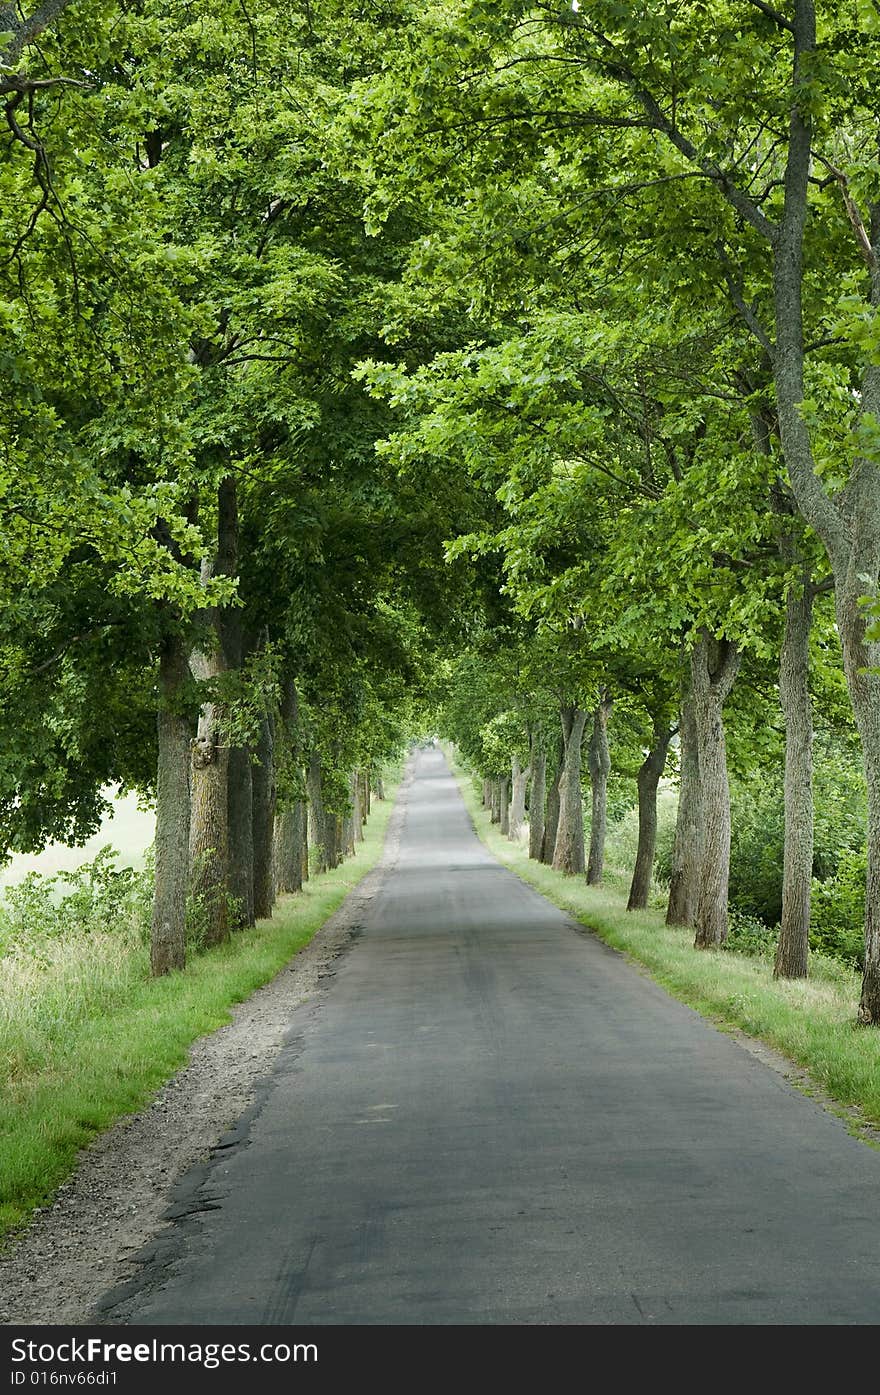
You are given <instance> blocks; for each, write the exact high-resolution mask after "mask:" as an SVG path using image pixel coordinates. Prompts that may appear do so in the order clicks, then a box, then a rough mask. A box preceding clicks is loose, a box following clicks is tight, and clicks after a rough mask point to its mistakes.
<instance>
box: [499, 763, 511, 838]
mask: <svg viewBox="0 0 880 1395" xmlns="http://www.w3.org/2000/svg"><path fill="white" fill-rule="evenodd" d="M498 823H499V826H500V828H501V832H502V833H503V834H504V835H505V837H508V836H509V835H510V786H509V785H508V783H507V776H506V775H505V777H504V779H503V780H499V781H498Z"/></svg>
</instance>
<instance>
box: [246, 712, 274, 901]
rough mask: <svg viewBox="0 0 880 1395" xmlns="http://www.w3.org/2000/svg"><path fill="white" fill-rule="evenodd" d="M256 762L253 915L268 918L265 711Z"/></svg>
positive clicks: (270, 809) (269, 783) (269, 751)
mask: <svg viewBox="0 0 880 1395" xmlns="http://www.w3.org/2000/svg"><path fill="white" fill-rule="evenodd" d="M255 754H256V757H257V759H256V762H255V764H254V766H253V768H252V774H251V779H252V785H253V797H254V815H253V826H254V918H255V919H256V920H268V919H269V917H270V916H271V914H272V907H273V906H274V904H275V867H274V857H273V842H274V831H275V800H276V790H275V724H274V722H273V720H272V717H271V715H270V714H269V713H268V712H266V713H264V714H263V716H262V718H261V720H260V735H259V738H258V741H257V749H256V753H255Z"/></svg>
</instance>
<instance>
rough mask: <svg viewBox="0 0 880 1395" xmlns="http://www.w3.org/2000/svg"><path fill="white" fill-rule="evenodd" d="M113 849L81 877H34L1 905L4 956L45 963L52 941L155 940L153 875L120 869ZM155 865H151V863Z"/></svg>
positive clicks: (79, 872)
mask: <svg viewBox="0 0 880 1395" xmlns="http://www.w3.org/2000/svg"><path fill="white" fill-rule="evenodd" d="M116 857H117V853H116V852H115V850H114V849H113V848H112V847H110V846H109V844H108V845H107V846H105V847H103V848H101V850H100V852H99V853H98V854H97V856H96V857H95V858H94V859H93V860H92V861H91V862H86V863H83V865H82V866H81V867H78V868H77V869H76V870H75V871H72V872H64V873H61V874H59V875H57V876H51V877H47V876H43V875H42V874H41V873H39V872H30V873H28V875H27V876H26V877H24V878H23V880H22V881H20V882H18V883H14V884H13V885H11V886H8V887H6V888H5V889H4V891H3V894H2V899H0V955H4V954H16V955H19V956H20V955H32V956H34V957H36V958H39V957H40V956H41V954H43V952H44V949H45V945H46V944H47V942H48V941H51V940H59V939H71V938H76V937H78V936H81V935H91V934H98V933H101V934H108V935H113V934H117V935H119V934H125V935H126V936H128V935H131V934H135V935H136V937H138V938H140V939H141V941H143V942H146V940H147V938H148V935H149V923H150V898H151V896H152V881H153V874H152V869H151V867H150V866H149V865H148V866H146V867H145V868H144V869H143V871H139V872H135V871H133V870H132V868H130V867H118V866H117V865H116ZM148 863H149V859H148Z"/></svg>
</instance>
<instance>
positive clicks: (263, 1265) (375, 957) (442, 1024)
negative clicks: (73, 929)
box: [130, 752, 880, 1325]
mask: <svg viewBox="0 0 880 1395" xmlns="http://www.w3.org/2000/svg"><path fill="white" fill-rule="evenodd" d="M339 964H340V967H339V970H338V973H337V975H336V977H335V978H334V979H333V980H332V981H331V982H330V986H329V987H328V988H327V990H326V991H325V992H324V993H323V994H321V995H320V996H319V998H318V999H317V1000H316V1001H315V1002H313V1003H312V1004H310V1005H306V1006H305V1007H304V1008H302V1009H300V1010H299V1011H298V1012H297V1013H296V1015H295V1017H294V1019H293V1021H292V1023H291V1036H290V1039H289V1042H288V1045H287V1046H286V1048H285V1050H284V1051H283V1053H282V1055H281V1057H280V1059H279V1061H278V1065H277V1069H276V1071H275V1072H274V1075H273V1076H272V1079H271V1081H270V1082H269V1084H268V1088H267V1091H266V1093H265V1095H264V1099H263V1103H262V1106H261V1108H260V1109H259V1111H258V1112H257V1114H256V1116H255V1117H254V1118H253V1119H252V1120H251V1121H250V1123H249V1126H248V1128H247V1130H246V1137H245V1138H244V1139H243V1140H241V1139H240V1140H239V1141H238V1142H235V1143H233V1145H232V1146H230V1147H228V1148H226V1149H225V1150H220V1151H218V1152H217V1153H216V1154H215V1156H214V1160H213V1162H212V1164H211V1166H210V1168H209V1169H208V1171H207V1174H206V1175H205V1174H201V1175H194V1176H193V1177H192V1178H191V1179H190V1180H189V1182H188V1183H187V1184H186V1186H185V1187H184V1190H183V1192H182V1198H183V1199H182V1204H181V1209H182V1210H186V1209H188V1204H187V1200H186V1197H187V1187H188V1188H189V1193H188V1194H189V1197H190V1203H191V1204H190V1207H189V1209H195V1210H196V1211H197V1214H196V1216H195V1218H193V1217H192V1216H191V1217H190V1218H189V1219H187V1220H184V1221H181V1222H180V1223H179V1225H178V1226H177V1227H176V1231H175V1236H174V1246H173V1251H172V1254H171V1256H170V1264H169V1255H168V1253H167V1252H165V1253H164V1254H163V1255H162V1256H161V1261H162V1262H161V1265H157V1264H156V1263H154V1264H153V1265H152V1266H151V1265H149V1264H148V1265H147V1266H146V1268H145V1271H144V1278H145V1282H144V1287H143V1289H142V1291H141V1293H140V1294H139V1296H138V1298H137V1301H136V1302H135V1304H134V1308H133V1310H132V1311H131V1313H130V1321H132V1322H147V1323H185V1322H196V1323H261V1324H262V1323H296V1324H303V1325H306V1324H313V1323H420V1324H443V1323H627V1324H630V1323H822V1322H830V1323H864V1322H877V1321H878V1320H880V1204H878V1203H880V1153H877V1152H874V1151H872V1150H871V1149H869V1148H868V1147H866V1146H865V1145H863V1144H859V1143H856V1142H855V1141H854V1140H853V1139H852V1138H850V1137H849V1135H848V1134H847V1133H846V1131H845V1130H844V1128H843V1127H842V1125H841V1124H840V1123H839V1122H837V1121H836V1120H835V1119H833V1118H832V1117H831V1116H829V1115H828V1114H827V1113H825V1112H824V1111H823V1110H822V1109H821V1108H820V1107H819V1106H818V1105H816V1104H814V1103H813V1102H812V1101H810V1100H808V1099H807V1098H805V1097H803V1096H801V1095H800V1094H798V1093H797V1092H795V1091H794V1090H792V1089H791V1088H790V1087H789V1086H788V1085H787V1084H786V1083H785V1081H784V1080H783V1079H782V1078H781V1077H780V1076H779V1075H777V1074H776V1073H775V1072H774V1071H772V1070H770V1069H769V1068H768V1067H767V1066H765V1065H763V1064H762V1063H761V1062H760V1061H758V1060H756V1059H755V1058H754V1057H753V1056H752V1055H750V1054H749V1053H748V1052H747V1051H745V1050H744V1049H743V1048H742V1047H740V1046H738V1045H737V1044H736V1043H735V1042H733V1041H731V1040H730V1039H728V1038H727V1037H725V1036H723V1035H722V1034H720V1033H719V1032H716V1031H714V1030H713V1029H712V1028H711V1027H710V1026H709V1025H707V1024H706V1023H705V1022H704V1021H703V1020H702V1019H700V1018H699V1017H698V1016H697V1015H696V1014H695V1013H693V1012H692V1011H690V1010H689V1009H688V1008H686V1007H684V1006H682V1005H681V1004H679V1003H676V1002H673V1001H672V999H670V998H668V997H667V996H666V995H665V994H664V993H663V992H662V991H661V990H660V989H659V988H658V987H656V986H655V985H654V984H652V983H651V982H649V981H648V980H646V979H645V978H643V977H642V976H641V975H640V974H639V973H638V972H636V970H634V969H633V968H631V967H629V966H628V965H627V964H625V963H624V961H623V960H622V959H621V958H619V957H618V956H617V955H615V954H613V953H612V952H611V951H610V950H608V949H607V948H605V947H604V946H603V945H602V944H601V943H599V942H598V941H596V940H594V939H593V938H591V937H590V936H588V935H585V934H583V933H577V932H576V931H575V929H574V928H573V927H572V924H571V922H570V921H568V920H567V919H566V917H565V916H564V915H563V914H562V913H561V912H559V911H557V910H556V909H555V908H554V907H552V906H550V905H549V904H548V903H547V902H546V901H544V900H542V899H541V897H540V896H538V895H537V894H536V893H535V892H533V891H532V890H530V889H529V888H527V887H525V886H524V885H523V884H522V883H521V882H519V881H518V880H517V879H516V878H515V877H514V876H513V875H512V874H511V873H509V872H507V871H506V870H504V869H502V868H501V867H500V865H499V864H498V863H496V862H495V861H494V860H493V859H492V858H491V857H490V856H489V854H488V853H487V852H486V851H485V850H484V849H483V847H482V845H481V844H480V843H479V842H478V840H477V839H476V837H475V835H474V833H473V831H472V829H471V825H470V822H469V820H468V817H467V815H466V813H465V810H464V806H463V804H462V802H461V798H460V796H459V794H458V791H457V789H456V786H455V784H454V782H453V780H452V778H451V776H450V775H449V773H448V770H447V768H446V765H445V762H444V761H443V758H442V757H441V756H440V754H439V753H436V752H426V753H422V754H420V755H419V758H418V762H417V766H416V771H415V778H414V780H413V782H412V784H411V786H410V787H409V790H408V792H407V793H406V796H405V819H404V824H403V832H402V842H401V848H400V855H399V858H398V861H397V864H396V866H395V867H394V868H393V870H391V871H389V873H388V874H387V876H386V878H385V880H384V883H383V886H382V889H381V891H380V893H379V895H378V896H377V897H376V898H375V899H374V900H373V901H372V903H371V909H370V911H369V914H368V916H367V919H366V923H365V926H364V932H363V934H362V935H361V936H360V937H359V938H358V939H357V940H356V942H355V943H354V945H353V947H352V949H351V950H350V951H349V952H348V953H347V954H346V956H345V957H344V958H343V959H342V960H341V961H339ZM200 1207H208V1208H213V1209H206V1210H202V1211H199V1208H200Z"/></svg>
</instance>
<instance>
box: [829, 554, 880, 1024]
mask: <svg viewBox="0 0 880 1395" xmlns="http://www.w3.org/2000/svg"><path fill="white" fill-rule="evenodd" d="M863 584H864V583H862V582H860V580H859V578H858V577H857V576H856V577H853V576H848V577H847V578H846V583H845V586H844V588H843V589H844V591H846V589H847V588H848V590H849V595H846V594H844V595H841V594H840V592H839V591H838V590H837V588H835V601H836V610H837V628H838V630H839V631H840V638H841V641H842V644H843V665H844V671H845V673H846V677H847V682H848V686H849V692H850V697H851V699H852V705H853V711H854V713H855V718H856V725H857V727H858V732H859V736H860V738H861V745H862V760H863V763H864V769H865V781H866V784H867V787H868V830H867V832H868V837H867V861H868V873H867V883H866V887H865V972H864V976H863V978H862V995H861V1000H860V1002H859V1021H860V1022H862V1023H864V1024H865V1025H866V1026H875V1027H876V1026H880V677H878V673H877V669H878V667H880V644H877V643H875V642H869V641H867V640H866V638H865V628H866V626H865V614H864V610H863V609H862V608H861V607H860V606H859V605H858V602H857V600H855V597H854V593H856V592H858V590H859V588H860V586H863ZM869 665H870V667H868V666H869ZM872 669H873V671H872Z"/></svg>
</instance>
